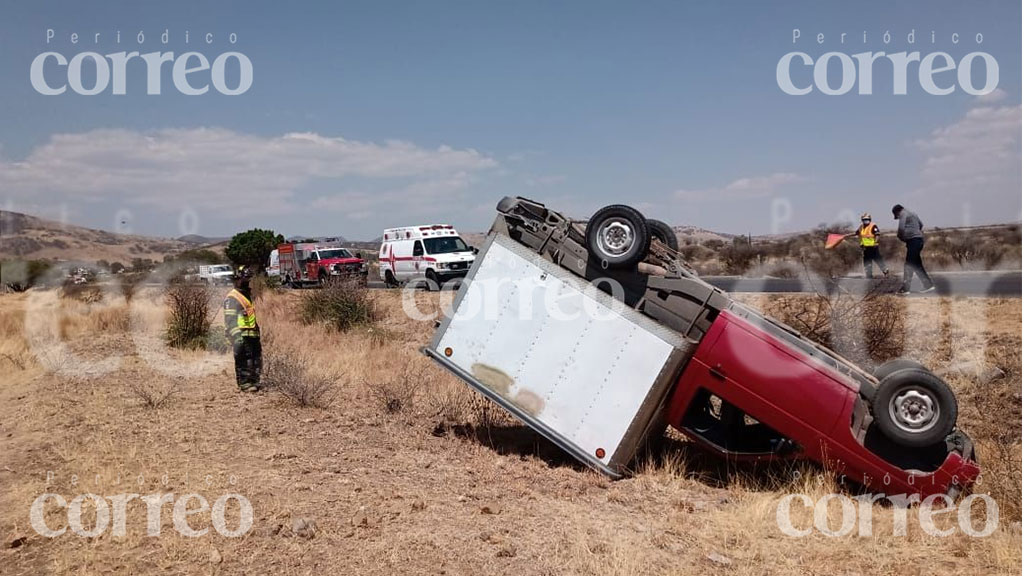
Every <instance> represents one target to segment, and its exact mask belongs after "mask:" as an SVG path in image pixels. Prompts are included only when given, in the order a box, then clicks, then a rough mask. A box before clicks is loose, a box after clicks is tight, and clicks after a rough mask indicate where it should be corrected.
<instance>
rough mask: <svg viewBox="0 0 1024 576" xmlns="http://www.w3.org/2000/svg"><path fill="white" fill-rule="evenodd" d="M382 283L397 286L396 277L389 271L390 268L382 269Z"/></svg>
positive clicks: (389, 286) (391, 286) (392, 286)
mask: <svg viewBox="0 0 1024 576" xmlns="http://www.w3.org/2000/svg"><path fill="white" fill-rule="evenodd" d="M384 285H385V286H387V287H388V288H398V279H397V278H395V275H394V274H392V273H391V270H385V271H384Z"/></svg>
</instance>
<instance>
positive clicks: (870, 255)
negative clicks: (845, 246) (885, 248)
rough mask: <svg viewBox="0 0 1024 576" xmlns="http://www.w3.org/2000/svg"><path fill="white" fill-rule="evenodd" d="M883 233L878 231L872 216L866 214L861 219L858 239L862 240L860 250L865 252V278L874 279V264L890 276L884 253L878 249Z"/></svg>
mask: <svg viewBox="0 0 1024 576" xmlns="http://www.w3.org/2000/svg"><path fill="white" fill-rule="evenodd" d="M879 236H881V233H880V232H879V231H878V224H875V223H874V222H872V221H871V214H868V213H867V212H865V213H864V214H862V215H861V217H860V228H858V229H857V239H858V240H860V249H861V250H862V251H863V252H864V277H865V278H872V277H874V274H873V273H872V264H878V269H879V270H881V271H882V274H883V275H885V276H888V275H889V268H887V267H886V265H885V259H884V258H882V252H881V250H879V248H878V238H879Z"/></svg>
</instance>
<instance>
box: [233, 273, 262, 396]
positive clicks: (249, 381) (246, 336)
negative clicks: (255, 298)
mask: <svg viewBox="0 0 1024 576" xmlns="http://www.w3.org/2000/svg"><path fill="white" fill-rule="evenodd" d="M251 279H252V272H251V271H250V270H249V269H248V268H245V267H242V268H239V270H238V271H237V272H236V273H235V276H234V284H235V288H234V289H233V290H232V291H231V292H228V295H227V298H225V299H224V332H225V334H226V335H227V337H228V340H229V341H230V342H231V348H232V350H233V351H234V353H235V380H236V381H237V382H238V388H239V390H241V391H242V392H256V391H258V390H259V389H260V371H261V370H262V368H263V347H262V346H261V344H260V326H259V324H257V323H256V309H255V308H254V307H253V305H252V291H251V290H250V289H249V281H250V280H251Z"/></svg>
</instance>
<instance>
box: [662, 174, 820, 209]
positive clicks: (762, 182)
mask: <svg viewBox="0 0 1024 576" xmlns="http://www.w3.org/2000/svg"><path fill="white" fill-rule="evenodd" d="M804 180H806V178H804V177H803V176H800V175H799V174H794V173H792V172H774V173H772V174H769V175H767V176H752V177H747V178H739V179H737V180H733V181H732V182H730V183H728V184H726V185H725V186H719V187H713V188H701V189H682V190H676V191H675V192H674V193H673V196H674V197H675V198H676V199H677V200H684V201H689V202H707V201H711V200H748V199H752V198H767V197H769V196H775V195H776V194H778V193H780V192H781V191H782V190H783V189H785V188H786V186H788V185H791V184H795V183H798V182H803V181H804Z"/></svg>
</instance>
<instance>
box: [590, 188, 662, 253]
mask: <svg viewBox="0 0 1024 576" xmlns="http://www.w3.org/2000/svg"><path fill="white" fill-rule="evenodd" d="M650 247H651V232H650V230H649V229H648V227H647V220H646V219H645V218H644V216H643V214H641V213H640V212H639V211H638V210H636V209H635V208H632V207H630V206H624V205H622V204H614V205H612V206H605V207H604V208H601V209H600V210H598V211H597V213H595V214H594V215H593V216H591V218H590V220H589V221H588V222H587V251H589V252H590V255H591V256H593V257H595V258H597V259H598V260H599V261H600V262H601V264H602V266H608V267H610V268H627V267H629V266H635V265H636V264H637V263H639V262H640V261H641V260H643V259H644V258H646V257H647V250H648V249H649V248H650Z"/></svg>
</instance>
